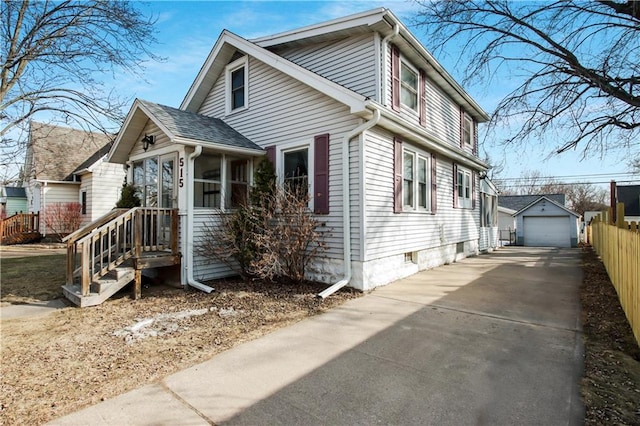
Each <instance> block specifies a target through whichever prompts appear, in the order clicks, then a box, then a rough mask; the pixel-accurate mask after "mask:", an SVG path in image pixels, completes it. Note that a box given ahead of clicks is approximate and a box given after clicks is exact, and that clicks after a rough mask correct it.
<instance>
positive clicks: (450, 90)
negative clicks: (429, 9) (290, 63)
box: [250, 7, 489, 123]
mask: <svg viewBox="0 0 640 426" xmlns="http://www.w3.org/2000/svg"><path fill="white" fill-rule="evenodd" d="M396 27H397V28H398V36H396V37H394V38H393V39H392V40H391V41H392V43H393V44H395V45H396V46H398V48H399V49H400V50H401V51H402V53H403V54H404V55H405V56H407V57H409V58H410V59H411V61H412V62H413V63H414V64H415V65H417V66H419V67H420V68H423V69H424V70H425V72H426V74H427V76H428V77H429V78H430V79H431V80H432V81H434V82H436V83H437V84H438V86H440V87H441V88H443V90H444V91H445V92H446V93H447V94H448V95H449V96H451V98H452V99H453V100H455V101H456V102H457V103H458V104H460V105H463V106H464V107H465V110H467V111H468V112H469V113H470V114H471V115H473V117H474V118H475V119H476V120H477V121H478V122H481V123H482V122H485V121H488V120H489V116H488V115H487V113H486V112H485V111H484V110H483V109H482V108H481V107H480V106H479V105H478V104H477V103H476V101H474V100H473V98H472V97H471V96H470V95H469V94H468V93H467V92H466V91H465V90H464V89H463V88H462V86H460V85H459V84H458V82H456V81H455V80H454V78H453V77H452V76H451V75H450V74H449V73H448V72H447V71H446V70H445V69H444V67H442V65H440V63H439V62H438V61H437V60H436V59H435V58H434V57H433V55H431V53H430V52H429V51H428V50H427V49H426V48H425V47H424V46H423V45H422V43H421V42H420V41H418V39H416V38H415V36H414V35H413V34H412V33H411V31H409V29H408V28H407V27H406V26H405V25H404V24H403V23H402V22H401V21H400V19H398V17H396V16H395V15H394V14H393V12H391V10H389V9H387V8H384V7H381V8H377V9H373V10H369V11H366V12H362V13H357V14H353V15H349V16H345V17H342V18H338V19H333V20H331V21H326V22H321V23H318V24H314V25H309V26H306V27H302V28H297V29H294V30H290V31H285V32H281V33H278V34H274V35H270V36H266V37H260V38H256V39H252V40H250V41H251V42H253V43H255V44H256V45H258V46H261V47H264V48H275V47H279V46H283V45H291V46H296V45H301V44H304V43H316V42H322V41H328V40H332V39H336V38H340V37H346V36H350V35H354V34H361V33H365V32H371V31H377V32H379V33H380V34H382V36H383V37H386V36H388V35H391V34H393V32H394V28H396Z"/></svg>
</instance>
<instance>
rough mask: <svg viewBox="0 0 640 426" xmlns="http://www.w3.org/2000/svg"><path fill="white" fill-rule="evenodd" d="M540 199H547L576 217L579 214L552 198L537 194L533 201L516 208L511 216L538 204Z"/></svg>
mask: <svg viewBox="0 0 640 426" xmlns="http://www.w3.org/2000/svg"><path fill="white" fill-rule="evenodd" d="M563 195H564V194H563ZM542 201H548V202H550V203H551V204H553V205H554V206H557V207H559V208H561V209H562V210H564V211H566V212H567V213H569V214H571V215H573V216H576V217H580V215H579V214H578V213H576V212H573V211H571V210H569V209H568V208H566V207H565V206H564V205H561V204H559V203H557V202H555V201H553V200H552V199H550V198H547V197H546V196H544V195H539V196H538V198H537V199H536V200H534V201H532V202H531V203H529V204H527V205H526V206H524V207H522V208H521V209H520V210H518V211H517V212H515V213H514V214H513V216H518V215H519V214H520V213H522V212H524V211H526V210H529V209H530V208H531V207H533V206H535V205H536V204H538V203H540V202H542Z"/></svg>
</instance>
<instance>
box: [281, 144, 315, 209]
mask: <svg viewBox="0 0 640 426" xmlns="http://www.w3.org/2000/svg"><path fill="white" fill-rule="evenodd" d="M303 149H306V150H307V156H308V157H307V190H308V194H309V210H311V211H313V194H314V192H313V191H314V188H313V181H314V176H315V174H314V159H315V151H314V144H313V143H311V142H307V143H300V142H294V143H287V144H281V145H279V146H278V147H277V148H276V163H277V164H276V173H277V178H278V184H279V185H280V186H282V187H284V185H285V179H284V155H285V154H287V153H290V152H295V151H300V150H303Z"/></svg>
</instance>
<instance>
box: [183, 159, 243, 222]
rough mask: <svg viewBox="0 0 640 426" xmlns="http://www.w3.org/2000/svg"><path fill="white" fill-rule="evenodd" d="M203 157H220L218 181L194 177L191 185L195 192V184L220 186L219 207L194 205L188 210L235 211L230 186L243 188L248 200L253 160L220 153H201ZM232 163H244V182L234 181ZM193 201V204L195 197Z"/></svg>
mask: <svg viewBox="0 0 640 426" xmlns="http://www.w3.org/2000/svg"><path fill="white" fill-rule="evenodd" d="M203 155H212V156H215V155H219V156H220V176H219V178H218V179H202V178H195V177H194V178H193V182H192V183H191V185H193V190H194V191H195V185H196V182H198V183H203V184H207V183H210V184H218V185H219V186H220V202H219V203H218V204H219V205H218V206H217V207H209V206H198V207H196V206H195V205H193V206H190V208H193V209H195V210H196V211H202V210H222V211H224V212H227V211H233V210H235V209H236V206H233V205H232V202H231V197H232V192H233V190H232V185H233V184H239V185H243V186H245V187H246V191H247V199H248V196H249V190H250V188H251V187H252V186H253V158H251V157H247V158H245V157H240V158H238V157H236V156H233V155H229V154H225V153H220V152H209V153H203ZM203 155H201V156H199V157H197V158H196V160H195V161H197V160H198V158H201V157H202V156H203ZM234 161H246V163H247V165H246V170H245V179H246V181H243V180H235V179H234V176H232V174H231V173H232V167H231V163H232V162H234ZM194 173H195V162H194ZM193 201H194V203H195V197H194V199H193Z"/></svg>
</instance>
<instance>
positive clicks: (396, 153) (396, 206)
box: [393, 137, 402, 213]
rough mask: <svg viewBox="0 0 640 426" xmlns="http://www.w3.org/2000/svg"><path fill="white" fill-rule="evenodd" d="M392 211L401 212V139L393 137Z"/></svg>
mask: <svg viewBox="0 0 640 426" xmlns="http://www.w3.org/2000/svg"><path fill="white" fill-rule="evenodd" d="M393 212H394V213H402V140H401V139H400V138H396V137H394V138H393Z"/></svg>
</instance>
